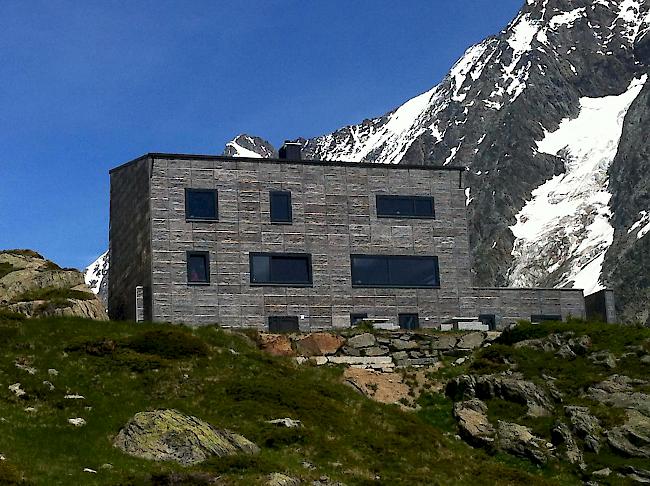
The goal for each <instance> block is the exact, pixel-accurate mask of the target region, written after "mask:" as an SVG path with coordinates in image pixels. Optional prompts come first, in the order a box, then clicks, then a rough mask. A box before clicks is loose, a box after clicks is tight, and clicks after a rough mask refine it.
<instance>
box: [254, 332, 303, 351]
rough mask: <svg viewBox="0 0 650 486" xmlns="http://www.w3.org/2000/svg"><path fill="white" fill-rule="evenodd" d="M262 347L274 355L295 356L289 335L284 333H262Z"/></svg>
mask: <svg viewBox="0 0 650 486" xmlns="http://www.w3.org/2000/svg"><path fill="white" fill-rule="evenodd" d="M259 339H260V348H261V349H262V351H264V352H266V353H269V354H270V355H273V356H295V354H296V353H294V351H293V349H292V348H291V340H290V339H289V336H286V335H284V334H266V333H261V334H260V337H259Z"/></svg>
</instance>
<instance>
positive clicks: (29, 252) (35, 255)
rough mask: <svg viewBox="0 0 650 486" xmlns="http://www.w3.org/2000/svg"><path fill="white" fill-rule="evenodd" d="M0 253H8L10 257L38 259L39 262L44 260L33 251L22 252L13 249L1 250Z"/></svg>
mask: <svg viewBox="0 0 650 486" xmlns="http://www.w3.org/2000/svg"><path fill="white" fill-rule="evenodd" d="M0 253H9V254H10V255H22V256H27V257H31V258H38V259H39V260H45V258H43V256H42V255H41V254H40V253H37V252H35V251H34V250H24V249H18V248H16V249H13V250H2V251H0Z"/></svg>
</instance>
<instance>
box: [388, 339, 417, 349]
mask: <svg viewBox="0 0 650 486" xmlns="http://www.w3.org/2000/svg"><path fill="white" fill-rule="evenodd" d="M390 347H391V348H393V349H395V350H397V351H407V350H410V349H419V348H420V345H419V344H418V343H417V342H416V341H405V340H404V339H392V340H391V342H390Z"/></svg>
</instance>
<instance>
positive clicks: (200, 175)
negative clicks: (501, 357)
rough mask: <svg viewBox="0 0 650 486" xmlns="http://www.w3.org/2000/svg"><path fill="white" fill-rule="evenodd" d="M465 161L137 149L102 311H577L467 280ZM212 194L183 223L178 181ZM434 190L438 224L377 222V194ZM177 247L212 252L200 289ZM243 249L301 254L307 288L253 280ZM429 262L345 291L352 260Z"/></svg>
mask: <svg viewBox="0 0 650 486" xmlns="http://www.w3.org/2000/svg"><path fill="white" fill-rule="evenodd" d="M463 171H464V169H462V168H453V167H437V168H436V167H425V166H420V167H411V166H404V165H396V166H390V167H386V166H382V165H377V164H374V165H371V164H355V163H344V162H319V161H287V160H270V159H246V158H228V157H220V156H196V155H174V154H148V155H146V156H143V157H141V158H139V159H136V160H135V161H132V162H130V163H128V164H125V165H123V166H121V167H118V168H116V169H113V170H112V171H111V226H110V261H111V273H110V278H109V314H110V315H111V317H112V318H121V319H125V318H126V319H135V317H136V316H135V314H136V305H135V288H136V286H142V287H143V292H142V295H143V299H142V301H143V303H144V304H143V305H144V309H141V312H142V313H143V315H144V318H145V319H146V320H153V321H164V322H183V323H187V324H195V325H202V324H214V323H218V324H220V325H223V326H234V327H240V326H241V327H253V328H258V329H266V328H267V326H268V317H269V316H299V325H300V329H301V330H305V331H309V330H318V329H331V328H340V327H348V326H349V325H350V314H351V313H366V314H368V317H370V318H377V319H386V320H388V321H390V322H397V316H398V315H399V314H401V313H417V314H418V315H419V322H420V326H421V327H438V326H439V325H440V324H441V323H442V322H444V321H446V320H449V319H453V318H458V317H471V316H474V317H476V316H478V315H479V314H495V315H497V316H499V318H498V322H499V323H500V324H505V323H507V322H511V321H513V320H517V319H522V318H524V319H530V317H531V315H535V314H551V315H561V316H562V317H563V318H566V317H567V316H569V315H572V316H575V317H584V316H585V309H584V299H583V298H582V292H581V291H577V290H557V289H554V290H543V289H522V290H512V289H478V288H474V287H472V278H471V273H470V253H469V236H468V225H467V216H466V208H465V193H464V186H463V181H462V177H463ZM188 188H190V189H216V190H217V194H218V221H214V222H203V221H202V222H196V221H187V220H186V217H185V200H184V199H185V189H188ZM270 191H290V192H291V196H292V212H293V221H292V223H291V224H277V223H272V222H271V221H270V210H269V193H270ZM379 194H385V195H414V196H415V195H416V196H432V197H433V198H434V201H435V219H403V218H386V217H380V218H378V217H377V210H376V203H375V195H379ZM187 251H205V252H208V254H209V261H210V283H209V285H200V286H197V285H189V284H188V282H187V280H188V279H187V266H186V265H187V261H186V259H187ZM251 252H278V253H308V254H310V255H311V259H312V274H313V285H311V286H304V287H284V286H255V285H252V284H251V279H250V264H249V254H250V253H251ZM352 254H370V255H421V256H436V257H438V263H439V271H440V287H439V288H426V289H422V288H355V287H353V286H352V280H351V268H350V267H351V265H350V255H352Z"/></svg>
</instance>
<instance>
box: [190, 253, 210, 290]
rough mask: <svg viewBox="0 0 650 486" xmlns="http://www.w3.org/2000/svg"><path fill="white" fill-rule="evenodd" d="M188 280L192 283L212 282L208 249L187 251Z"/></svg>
mask: <svg viewBox="0 0 650 486" xmlns="http://www.w3.org/2000/svg"><path fill="white" fill-rule="evenodd" d="M187 282H188V283H191V284H208V283H210V257H209V256H208V252H207V251H188V252H187Z"/></svg>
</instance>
